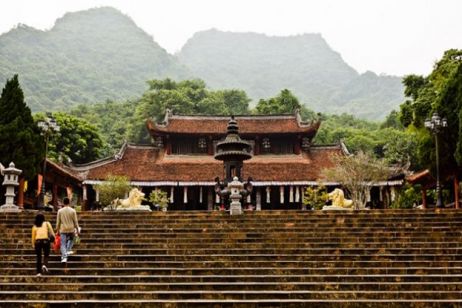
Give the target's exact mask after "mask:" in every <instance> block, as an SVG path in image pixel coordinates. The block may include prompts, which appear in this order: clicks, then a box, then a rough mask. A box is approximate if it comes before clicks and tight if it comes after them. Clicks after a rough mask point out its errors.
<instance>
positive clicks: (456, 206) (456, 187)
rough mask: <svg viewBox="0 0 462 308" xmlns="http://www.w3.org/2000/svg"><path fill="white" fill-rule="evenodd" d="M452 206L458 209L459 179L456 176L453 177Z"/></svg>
mask: <svg viewBox="0 0 462 308" xmlns="http://www.w3.org/2000/svg"><path fill="white" fill-rule="evenodd" d="M454 204H455V208H456V209H458V208H460V207H459V179H458V178H457V176H455V177H454Z"/></svg>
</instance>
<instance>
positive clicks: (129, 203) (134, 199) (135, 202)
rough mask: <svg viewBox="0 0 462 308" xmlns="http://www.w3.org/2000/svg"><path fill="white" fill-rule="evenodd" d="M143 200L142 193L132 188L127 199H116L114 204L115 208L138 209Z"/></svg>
mask: <svg viewBox="0 0 462 308" xmlns="http://www.w3.org/2000/svg"><path fill="white" fill-rule="evenodd" d="M143 200H144V193H143V192H141V191H140V190H139V189H138V188H133V189H132V190H130V192H129V193H128V198H126V199H116V200H114V201H115V204H116V205H117V207H122V208H139V207H141V201H143Z"/></svg>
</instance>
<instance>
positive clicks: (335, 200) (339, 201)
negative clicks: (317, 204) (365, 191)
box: [323, 188, 353, 210]
mask: <svg viewBox="0 0 462 308" xmlns="http://www.w3.org/2000/svg"><path fill="white" fill-rule="evenodd" d="M328 196H329V200H332V205H331V206H325V207H323V209H326V210H327V209H332V208H346V209H350V208H353V201H352V200H349V199H345V195H344V193H343V190H341V189H340V188H336V189H334V190H333V191H332V192H330V193H329V194H328Z"/></svg>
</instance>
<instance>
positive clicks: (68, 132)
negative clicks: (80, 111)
mask: <svg viewBox="0 0 462 308" xmlns="http://www.w3.org/2000/svg"><path fill="white" fill-rule="evenodd" d="M53 116H54V117H55V119H56V123H57V124H58V125H59V127H60V131H59V138H52V139H50V142H49V150H48V156H49V157H50V158H52V159H54V160H61V159H62V160H65V161H68V162H69V161H70V162H73V163H76V164H82V163H87V162H90V161H94V160H96V159H99V158H101V156H102V155H101V154H102V151H103V148H104V147H105V145H104V142H103V140H102V138H101V136H100V134H99V132H98V130H97V128H96V127H95V126H93V125H91V124H90V123H88V122H87V121H85V120H83V119H80V118H77V117H74V116H71V115H69V114H66V113H63V112H57V113H54V114H53ZM42 118H43V114H37V115H36V120H41V119H42Z"/></svg>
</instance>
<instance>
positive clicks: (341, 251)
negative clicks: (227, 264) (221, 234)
mask: <svg viewBox="0 0 462 308" xmlns="http://www.w3.org/2000/svg"><path fill="white" fill-rule="evenodd" d="M237 246H238V245H236V246H235V247H222V248H220V247H218V248H216V247H213V245H211V246H208V247H205V248H196V247H194V246H192V247H184V248H176V247H163V248H162V247H160V248H150V247H148V248H130V247H123V246H122V245H120V246H119V247H113V248H95V249H91V248H89V247H82V248H81V247H76V248H75V249H76V250H78V253H80V254H95V252H96V251H97V252H98V253H101V254H167V255H168V254H183V253H186V254H227V253H232V254H246V253H250V254H273V255H278V254H292V253H294V254H306V255H318V254H327V255H329V254H332V255H336V256H343V255H363V256H368V257H370V256H376V255H386V254H390V255H403V254H408V255H412V254H414V255H417V254H424V255H446V254H448V255H460V254H462V248H461V247H451V248H449V247H444V248H438V247H428V248H419V247H407V248H393V247H391V248H386V249H385V248H367V247H366V248H354V247H353V248H349V247H339V248H329V247H324V248H309V247H308V248H303V247H296V248H290V247H288V248H284V247H281V248H279V247H274V248H273V247H261V248H258V247H257V248H253V247H237ZM31 250H32V248H21V247H18V248H5V249H2V250H1V251H0V255H9V254H15V253H19V254H24V253H26V254H27V253H30V252H31Z"/></svg>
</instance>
